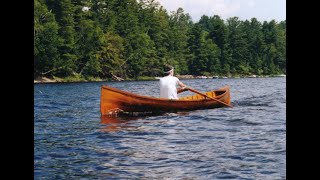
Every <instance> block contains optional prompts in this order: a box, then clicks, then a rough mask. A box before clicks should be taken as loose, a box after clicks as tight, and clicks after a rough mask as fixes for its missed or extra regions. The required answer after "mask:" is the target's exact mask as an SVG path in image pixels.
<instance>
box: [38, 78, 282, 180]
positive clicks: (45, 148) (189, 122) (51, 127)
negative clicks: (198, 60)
mask: <svg viewBox="0 0 320 180" xmlns="http://www.w3.org/2000/svg"><path fill="white" fill-rule="evenodd" d="M182 82H184V83H185V84H187V85H188V86H190V87H193V88H194V89H197V90H200V91H202V92H204V91H210V90H213V89H217V88H219V87H222V86H225V85H229V86H230V87H231V102H232V105H233V106H234V108H219V109H209V110H196V111H190V112H184V113H167V114H163V115H159V116H145V117H132V118H101V117H100V109H99V105H100V99H99V98H100V87H101V85H102V84H105V85H109V86H112V87H116V88H119V89H122V90H127V91H130V92H134V93H137V94H141V95H150V96H155V95H158V94H159V87H158V81H138V82H98V83H70V84H37V85H34V103H35V104H34V176H35V178H34V179H286V143H285V142H286V79H285V78H243V79H193V80H182ZM189 94H192V93H190V92H183V93H182V94H180V95H189Z"/></svg>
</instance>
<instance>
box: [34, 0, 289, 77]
mask: <svg viewBox="0 0 320 180" xmlns="http://www.w3.org/2000/svg"><path fill="white" fill-rule="evenodd" d="M163 64H170V65H173V66H174V67H175V70H176V71H175V72H176V73H178V74H192V75H249V74H257V75H269V74H280V73H285V71H286V21H285V20H284V21H281V22H276V21H275V20H271V21H270V22H267V21H264V22H259V21H258V20H257V19H256V18H251V19H250V20H245V21H242V20H240V19H239V18H238V17H232V18H228V19H227V20H223V19H221V18H220V17H219V16H218V15H214V16H212V17H209V16H206V15H203V16H202V17H201V18H200V20H199V21H198V22H195V23H194V22H193V21H192V19H191V17H190V15H189V14H188V13H185V12H184V10H183V9H182V8H179V9H177V10H176V11H173V12H170V13H168V12H167V10H166V9H164V8H163V7H162V6H160V4H159V3H158V2H157V1H156V0H139V1H136V0H34V75H35V76H49V77H50V76H56V77H62V78H63V77H69V76H81V77H84V78H90V77H100V78H109V77H111V74H115V75H117V76H119V77H122V78H132V79H136V78H139V77H152V76H161V75H162V72H163V69H162V68H163Z"/></svg>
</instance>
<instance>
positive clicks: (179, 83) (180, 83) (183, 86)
mask: <svg viewBox="0 0 320 180" xmlns="http://www.w3.org/2000/svg"><path fill="white" fill-rule="evenodd" d="M178 85H179V86H180V87H181V88H183V89H184V88H186V87H187V86H186V85H185V84H183V83H182V82H181V81H179V82H178Z"/></svg>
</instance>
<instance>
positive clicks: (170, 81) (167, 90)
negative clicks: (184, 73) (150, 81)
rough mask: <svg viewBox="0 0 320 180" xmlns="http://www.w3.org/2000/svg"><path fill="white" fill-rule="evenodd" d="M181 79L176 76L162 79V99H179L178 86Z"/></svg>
mask: <svg viewBox="0 0 320 180" xmlns="http://www.w3.org/2000/svg"><path fill="white" fill-rule="evenodd" d="M178 82H179V79H178V78H177V77H174V76H165V77H163V78H161V79H160V97H161V98H167V99H179V98H178V94H177V87H176V86H177V85H178Z"/></svg>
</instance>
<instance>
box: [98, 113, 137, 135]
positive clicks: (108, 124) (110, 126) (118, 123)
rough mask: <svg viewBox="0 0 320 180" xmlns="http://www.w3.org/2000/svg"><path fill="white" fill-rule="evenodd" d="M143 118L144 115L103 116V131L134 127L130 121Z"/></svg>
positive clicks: (101, 118) (101, 122)
mask: <svg viewBox="0 0 320 180" xmlns="http://www.w3.org/2000/svg"><path fill="white" fill-rule="evenodd" d="M140 118H143V116H141V117H139V116H101V117H100V120H101V121H100V124H103V125H105V126H103V127H102V128H101V131H102V132H115V131H119V130H121V129H128V128H134V126H130V121H133V120H137V119H140Z"/></svg>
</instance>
